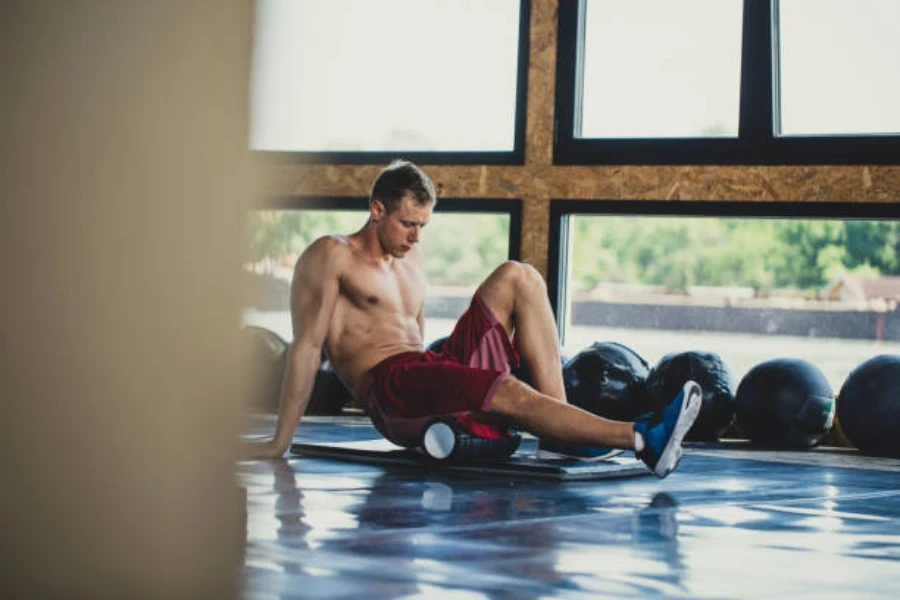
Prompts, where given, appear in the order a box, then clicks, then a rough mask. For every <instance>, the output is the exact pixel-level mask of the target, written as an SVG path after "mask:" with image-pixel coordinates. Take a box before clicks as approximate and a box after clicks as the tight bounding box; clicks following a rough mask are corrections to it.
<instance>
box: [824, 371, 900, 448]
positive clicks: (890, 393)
mask: <svg viewBox="0 0 900 600" xmlns="http://www.w3.org/2000/svg"><path fill="white" fill-rule="evenodd" d="M837 416H838V421H839V422H840V425H841V429H843V431H844V433H845V434H846V435H847V437H848V438H849V439H850V441H851V442H853V445H855V446H856V447H857V448H859V449H860V450H862V451H864V452H869V453H871V454H877V455H881V456H894V457H900V355H896V354H882V355H880V356H876V357H874V358H870V359H869V360H867V361H865V362H864V363H862V364H861V365H859V366H858V367H856V368H855V369H853V371H851V373H850V375H849V376H848V377H847V380H846V381H845V382H844V385H843V386H841V391H840V393H839V394H838V399H837Z"/></svg>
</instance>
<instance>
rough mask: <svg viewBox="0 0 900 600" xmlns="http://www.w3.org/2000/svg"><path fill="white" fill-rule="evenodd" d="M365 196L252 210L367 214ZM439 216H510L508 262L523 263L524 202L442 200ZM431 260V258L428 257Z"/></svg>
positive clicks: (280, 202)
mask: <svg viewBox="0 0 900 600" xmlns="http://www.w3.org/2000/svg"><path fill="white" fill-rule="evenodd" d="M368 208H369V199H368V197H364V196H295V195H271V196H263V197H261V198H260V199H259V201H258V202H257V203H256V204H255V205H254V206H253V207H252V208H251V210H360V211H367V210H368ZM435 212H436V213H476V214H477V213H482V214H484V213H493V214H496V213H501V214H508V215H509V253H508V255H509V256H508V259H509V260H520V256H521V251H522V200H521V199H512V198H440V199H439V200H438V204H437V207H436V208H435ZM425 260H426V261H427V260H428V257H427V256H426V257H425Z"/></svg>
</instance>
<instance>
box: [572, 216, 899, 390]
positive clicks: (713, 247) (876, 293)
mask: <svg viewBox="0 0 900 600" xmlns="http://www.w3.org/2000/svg"><path fill="white" fill-rule="evenodd" d="M570 218H571V219H572V221H571V222H570V231H571V232H572V235H571V238H570V240H571V241H570V244H571V251H570V256H569V260H570V270H571V276H570V279H569V283H568V286H567V289H568V298H567V299H566V301H567V306H568V308H569V310H568V311H567V312H568V315H569V318H570V322H569V326H568V327H567V331H568V333H567V336H566V343H565V352H566V354H567V355H569V356H572V355H574V354H576V353H577V352H578V351H579V350H581V349H583V348H585V347H587V346H588V345H590V344H591V343H593V342H595V341H617V342H620V343H624V344H626V345H628V346H630V347H632V348H633V349H634V350H636V351H637V352H638V353H639V354H641V355H642V356H643V357H644V358H645V359H646V360H647V361H649V362H650V363H651V365H652V364H655V363H656V362H657V361H658V360H659V359H660V358H662V357H663V356H664V355H666V354H669V353H671V352H681V351H687V350H705V351H712V352H716V353H718V354H719V355H720V356H722V358H723V359H724V360H725V361H726V362H727V363H728V364H729V365H730V367H731V369H732V371H733V372H734V375H735V376H736V377H737V378H738V379H739V378H740V377H742V376H743V375H744V374H745V373H746V372H747V371H748V370H749V369H750V368H751V367H753V366H754V365H756V364H758V363H760V362H762V361H764V360H768V359H771V358H776V357H793V358H803V359H806V360H809V361H811V362H812V363H813V364H815V365H816V366H818V367H819V368H820V369H821V370H822V371H823V373H824V374H825V375H826V377H827V378H828V379H829V381H830V382H831V385H832V387H833V389H834V391H835V393H836V392H837V391H838V390H839V389H840V385H841V384H842V383H843V381H844V379H845V378H846V376H847V375H848V374H849V372H850V370H851V369H853V368H854V367H855V366H857V365H858V364H860V363H861V362H862V361H863V360H865V359H867V358H870V357H871V356H874V355H876V354H881V353H894V354H897V353H900V311H898V309H897V303H898V301H900V222H898V221H862V220H796V219H733V218H711V217H645V216H582V215H576V216H572V217H570Z"/></svg>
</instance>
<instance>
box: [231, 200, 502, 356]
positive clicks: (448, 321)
mask: <svg viewBox="0 0 900 600" xmlns="http://www.w3.org/2000/svg"><path fill="white" fill-rule="evenodd" d="M439 211H440V204H438V212H435V213H434V214H433V215H432V218H431V221H430V222H429V224H428V226H427V227H426V228H425V229H424V230H423V232H422V237H421V248H422V251H423V252H424V253H425V259H426V265H427V269H428V280H429V289H428V298H427V300H426V304H425V317H426V318H425V340H426V343H428V342H430V341H432V340H435V339H437V338H439V337H443V336H445V335H449V334H450V332H451V331H452V330H453V326H454V324H455V322H456V319H458V318H459V316H460V315H461V314H462V313H463V311H465V309H466V308H467V307H468V304H469V301H470V300H471V297H472V294H473V293H474V292H475V288H476V287H477V286H478V284H479V283H480V282H481V281H482V280H483V279H484V278H485V277H487V275H488V274H490V272H491V271H492V270H493V269H494V268H495V267H496V266H497V265H498V264H500V263H501V262H502V261H504V260H506V259H507V258H508V257H509V229H510V216H509V214H507V213H457V212H447V213H441V212H439ZM368 215H369V213H368V212H367V211H365V210H358V211H340V210H259V211H253V212H251V213H250V216H249V239H250V244H249V246H250V250H249V256H248V260H247V262H246V264H245V265H244V271H245V274H246V277H247V278H248V281H249V284H250V285H249V287H250V299H249V305H248V306H247V307H246V308H245V310H244V317H243V321H244V324H246V325H257V326H260V327H265V328H267V329H269V330H271V331H274V332H276V333H278V334H279V335H280V336H281V337H283V338H284V339H285V340H287V341H291V340H293V332H292V329H291V314H290V286H291V281H292V279H293V269H294V264H295V263H296V262H297V258H298V257H299V256H300V254H301V253H302V252H303V250H305V249H306V247H307V246H309V244H311V243H312V242H313V241H314V240H316V239H317V238H318V237H320V236H323V235H328V234H331V233H342V234H350V233H353V232H355V231H357V230H358V229H359V228H360V227H362V226H363V225H364V224H365V222H366V219H368ZM472 240H477V241H475V242H473V241H472Z"/></svg>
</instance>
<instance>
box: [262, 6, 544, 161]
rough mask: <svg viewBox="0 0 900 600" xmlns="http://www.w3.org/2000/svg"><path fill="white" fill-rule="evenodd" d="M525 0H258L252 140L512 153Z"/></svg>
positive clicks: (453, 153) (333, 153)
mask: <svg viewBox="0 0 900 600" xmlns="http://www.w3.org/2000/svg"><path fill="white" fill-rule="evenodd" d="M529 14H530V1H529V0H521V1H520V0H379V1H377V2H373V1H371V0H327V1H324V0H322V1H316V0H258V1H257V3H256V22H255V36H254V52H253V68H252V75H251V127H250V133H251V136H250V145H251V148H252V149H254V150H258V151H263V152H266V153H272V154H273V156H277V157H279V158H285V157H287V158H288V159H295V160H298V161H304V160H310V161H312V160H316V161H320V160H324V161H327V162H331V163H339V162H365V163H382V162H388V160H389V158H390V157H391V156H394V155H396V154H398V153H402V154H403V155H404V156H406V157H407V158H409V159H410V160H413V161H415V162H419V163H444V164H453V163H461V162H480V163H507V164H516V163H521V162H522V160H523V157H524V119H525V106H524V104H525V101H524V99H525V90H526V87H527V86H526V76H527V65H528V25H529Z"/></svg>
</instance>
